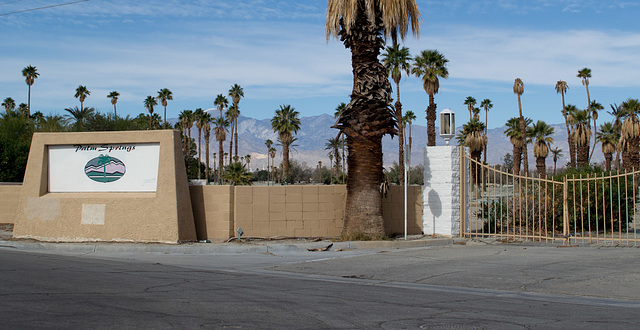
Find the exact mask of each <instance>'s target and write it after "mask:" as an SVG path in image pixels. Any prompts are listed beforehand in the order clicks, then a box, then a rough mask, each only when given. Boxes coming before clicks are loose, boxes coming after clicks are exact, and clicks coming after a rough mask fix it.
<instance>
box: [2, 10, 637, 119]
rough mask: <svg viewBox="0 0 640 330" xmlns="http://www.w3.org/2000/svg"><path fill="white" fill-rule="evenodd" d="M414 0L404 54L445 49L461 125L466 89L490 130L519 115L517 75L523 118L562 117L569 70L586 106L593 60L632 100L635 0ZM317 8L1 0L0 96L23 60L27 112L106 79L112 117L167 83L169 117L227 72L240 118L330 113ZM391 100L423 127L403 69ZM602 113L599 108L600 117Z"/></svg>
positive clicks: (450, 97) (328, 56)
mask: <svg viewBox="0 0 640 330" xmlns="http://www.w3.org/2000/svg"><path fill="white" fill-rule="evenodd" d="M68 2H74V3H72V4H68V5H64V4H65V3H68ZM416 2H417V4H418V7H419V9H420V13H421V21H420V34H419V37H418V38H414V37H413V36H411V35H409V36H408V37H407V38H406V39H405V40H404V46H406V47H408V48H409V50H410V52H411V54H412V55H416V54H418V53H419V52H421V51H422V50H427V49H437V50H438V51H439V52H441V53H442V54H444V56H445V57H446V58H447V59H448V60H449V63H448V70H449V78H448V79H446V80H441V81H440V91H439V93H438V94H437V95H436V96H435V101H436V103H437V104H438V112H439V111H441V110H442V109H444V108H451V109H452V110H453V111H455V112H456V113H457V114H458V116H457V124H458V125H460V124H462V122H464V121H466V120H468V111H467V109H466V106H465V105H463V102H464V100H465V98H466V97H467V96H473V97H474V98H476V99H477V100H478V103H479V102H480V101H481V100H483V99H487V98H488V99H490V100H491V101H492V103H493V109H491V110H490V112H489V120H488V126H489V128H495V127H501V126H503V125H504V123H505V122H506V121H507V120H508V119H509V118H510V117H513V116H517V114H518V103H517V97H516V95H515V94H513V90H512V88H513V82H514V79H515V78H521V79H522V80H523V82H524V89H525V92H524V94H523V95H522V107H523V109H522V110H523V115H524V116H527V117H530V118H532V119H533V120H534V121H535V120H544V121H546V122H547V123H549V124H558V123H563V122H564V120H563V117H562V114H561V112H560V110H561V108H562V103H561V97H560V95H558V94H557V93H556V92H555V89H554V86H555V84H556V82H557V81H558V80H565V81H567V83H568V85H569V91H568V93H567V95H566V102H567V103H569V104H573V105H576V106H577V107H578V108H586V107H587V95H586V91H585V88H584V86H582V84H581V80H580V78H578V77H576V75H577V72H578V70H580V69H582V68H584V67H587V68H590V69H591V70H592V78H591V79H590V85H589V89H590V94H591V99H592V100H594V99H595V100H596V101H598V102H599V103H601V104H602V105H603V106H604V107H605V110H610V107H609V105H610V104H620V103H621V102H623V101H624V100H626V99H628V98H640V95H639V94H640V93H639V92H640V79H638V78H639V77H640V62H639V61H638V58H639V54H640V29H639V28H638V25H637V16H638V14H639V13H640V1H631V0H624V1H623V0H608V1H601V0H528V1H524V0H494V1H484V0H469V1H467V0H437V1H435V0H434V1H431V0H418V1H416ZM56 5H60V6H56ZM50 6H55V7H50ZM326 6H327V1H321V0H304V1H291V0H273V1H269V0H233V1H231V0H209V1H205V0H200V1H197V0H194V1H173V0H164V1H158V0H145V1H125V0H88V1H73V0H0V45H2V46H1V47H0V99H4V98H6V97H11V98H13V99H14V100H15V101H16V103H22V102H24V103H26V102H27V85H26V83H25V81H24V78H23V77H22V74H21V70H22V69H23V68H24V67H26V66H28V65H33V66H35V67H36V68H37V69H38V72H39V73H40V77H39V78H38V79H37V80H36V82H35V84H34V85H33V86H32V97H31V102H32V112H33V111H42V112H43V113H45V114H60V115H64V114H65V113H66V112H65V111H64V109H65V108H70V107H74V106H79V101H78V100H77V99H76V98H74V94H75V89H76V88H77V87H78V86H79V85H84V86H86V87H87V88H88V89H89V90H90V92H91V95H90V96H89V97H88V98H87V99H86V101H85V106H90V107H95V108H96V109H97V110H98V111H100V112H112V111H113V106H112V105H111V103H110V100H109V99H108V98H107V97H106V96H107V94H108V93H109V92H111V91H114V90H115V91H118V92H119V93H120V94H121V96H120V98H119V100H118V103H117V109H118V115H120V116H124V115H131V116H132V117H135V116H137V115H138V114H139V113H142V112H145V111H146V109H145V108H144V106H143V101H144V99H145V98H146V96H148V95H151V96H156V95H157V93H158V91H159V90H160V89H162V88H168V89H170V90H171V91H172V92H173V97H174V100H173V101H169V104H168V106H167V117H169V118H176V117H178V114H179V113H180V112H181V111H182V110H185V109H191V110H193V109H196V108H203V109H208V108H212V107H213V100H214V99H215V97H216V95H218V94H225V95H226V94H227V93H228V90H229V88H230V87H231V86H232V85H233V84H236V83H237V84H240V85H241V86H242V87H243V89H244V95H245V97H244V98H243V99H242V100H241V101H240V104H239V107H240V111H241V114H242V115H244V116H248V117H252V118H256V119H267V118H271V117H272V116H273V115H274V111H275V110H276V109H278V108H279V106H280V105H283V104H288V105H291V106H293V107H294V108H295V109H296V110H298V111H299V112H300V114H301V116H315V115H320V114H324V113H327V114H333V112H334V110H335V108H336V106H337V105H338V104H339V103H340V102H348V101H349V94H350V92H351V88H352V74H351V65H350V59H351V57H350V53H349V50H348V49H345V48H344V46H343V45H342V44H341V43H340V42H339V41H338V40H336V39H329V40H328V41H327V39H326V36H325V33H324V23H325V18H326ZM41 7H50V8H45V9H37V8H41ZM33 9H35V10H33ZM392 85H393V86H394V88H395V84H392ZM393 95H394V97H395V91H394V94H393ZM400 100H401V102H402V103H403V109H404V110H405V111H406V110H412V111H413V112H414V113H416V115H417V116H418V120H417V124H421V125H425V124H426V120H425V119H424V117H425V115H424V110H425V109H426V108H427V105H428V97H427V94H426V93H425V92H424V90H423V89H422V82H421V80H420V79H419V78H417V77H406V75H405V77H404V78H403V79H402V82H401V84H400ZM156 111H158V112H159V113H161V112H162V108H161V107H158V108H156ZM482 118H483V119H484V114H483V116H482ZM608 120H611V116H610V115H608V114H607V113H606V111H603V112H602V113H601V114H600V118H599V119H598V122H599V123H602V122H604V121H608Z"/></svg>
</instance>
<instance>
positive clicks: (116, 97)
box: [107, 91, 120, 117]
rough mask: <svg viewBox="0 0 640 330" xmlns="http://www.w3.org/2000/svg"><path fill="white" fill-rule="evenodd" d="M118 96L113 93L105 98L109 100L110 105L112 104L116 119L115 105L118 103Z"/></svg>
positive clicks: (118, 94)
mask: <svg viewBox="0 0 640 330" xmlns="http://www.w3.org/2000/svg"><path fill="white" fill-rule="evenodd" d="M119 96H120V93H118V92H117V91H113V92H111V93H109V95H107V98H109V99H111V104H113V114H114V116H116V117H118V112H117V111H116V103H118V97H119Z"/></svg>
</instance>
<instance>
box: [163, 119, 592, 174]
mask: <svg viewBox="0 0 640 330" xmlns="http://www.w3.org/2000/svg"><path fill="white" fill-rule="evenodd" d="M207 111H209V112H210V113H211V115H212V116H214V117H215V116H218V115H219V112H218V111H217V110H214V109H209V110H207ZM177 120H178V119H176V118H173V119H171V120H169V121H170V122H172V123H175V122H177ZM300 122H301V127H300V130H299V131H298V133H297V134H296V135H295V137H297V138H298V140H297V141H296V142H295V146H293V150H292V151H291V153H290V158H291V159H295V160H297V161H299V162H301V163H306V164H307V165H308V166H310V167H316V166H317V164H318V161H322V164H323V166H326V165H327V164H328V163H329V157H328V156H327V154H328V150H325V144H326V142H327V140H328V139H330V138H334V137H336V136H337V134H338V130H336V129H333V128H331V126H333V125H334V124H335V119H334V117H333V116H331V115H328V114H322V115H319V116H310V117H301V118H300ZM550 126H552V127H553V128H554V130H555V133H554V134H553V136H552V137H553V139H554V142H553V143H552V146H551V147H552V148H555V147H559V148H560V149H562V150H563V152H562V153H563V157H560V158H559V159H558V162H557V166H558V167H562V166H565V165H566V164H567V163H568V162H569V152H568V150H569V149H568V143H567V132H566V129H565V125H564V123H562V124H550ZM460 129H461V127H457V129H456V131H458V130H460ZM505 129H506V127H504V126H503V127H497V128H493V129H489V130H488V131H487V138H488V144H487V150H488V153H487V162H488V163H489V164H502V163H503V159H504V157H505V155H506V154H511V153H512V149H513V147H512V145H511V143H510V142H509V139H508V138H507V137H506V136H505V135H504V131H505ZM438 131H439V130H438V127H436V133H437V132H438ZM203 135H204V134H203ZM229 136H230V134H228V135H227V140H226V141H225V142H224V144H223V145H224V150H225V152H229ZM191 137H192V138H195V139H196V140H197V137H198V130H197V128H196V127H195V126H194V127H193V128H192V131H191ZM412 137H413V143H412V144H413V145H412V151H411V165H412V166H414V165H417V164H422V163H423V157H424V147H425V146H426V144H427V128H426V126H424V125H418V124H414V125H413V127H412ZM267 139H270V140H271V141H273V142H274V144H275V147H276V148H277V149H278V154H277V156H276V164H280V162H281V161H282V148H281V147H280V146H279V145H277V141H278V136H277V135H276V133H274V132H273V129H272V128H271V121H270V119H261V120H259V119H254V118H249V117H244V116H240V117H239V119H238V143H239V146H238V155H240V156H245V155H249V154H250V155H251V162H250V167H251V169H255V168H260V169H262V168H266V166H267V160H266V159H267V158H266V153H267V147H266V145H265V141H266V140H267ZM209 143H210V149H211V150H210V153H211V154H213V153H216V154H217V153H218V142H217V141H216V140H215V136H214V134H211V141H210V142H209ZM456 143H457V142H456V140H455V139H453V140H452V141H451V144H452V145H455V144H456ZM591 143H593V137H592V138H591ZM382 144H383V153H384V159H383V161H384V166H385V167H386V168H389V167H390V166H391V165H392V164H393V163H394V162H396V163H397V162H398V139H397V138H391V137H390V136H385V137H384V138H383V141H382ZM436 145H445V141H444V140H443V139H441V138H440V137H439V136H437V139H436ZM202 149H203V150H202V153H203V154H204V153H205V150H204V149H205V143H204V140H203V141H202ZM528 155H529V167H530V168H531V169H532V170H533V169H535V158H534V157H533V146H532V145H531V144H529V145H528ZM211 157H212V156H211ZM202 160H203V161H204V156H203V159H202ZM603 161H604V156H603V154H602V151H601V147H600V146H599V145H598V146H597V147H596V151H595V152H594V153H593V158H592V160H591V162H592V163H600V162H603ZM211 162H212V163H213V158H211ZM546 164H547V168H548V169H552V168H553V156H552V154H551V153H549V156H548V157H547V159H546Z"/></svg>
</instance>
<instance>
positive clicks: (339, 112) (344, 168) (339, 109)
mask: <svg viewBox="0 0 640 330" xmlns="http://www.w3.org/2000/svg"><path fill="white" fill-rule="evenodd" d="M346 107H347V104H346V103H344V102H340V104H338V106H337V107H336V110H335V112H334V113H333V118H335V119H337V121H336V125H337V122H338V121H339V120H340V116H341V115H342V112H343V111H344V109H345V108H346ZM338 137H341V139H340V140H341V141H342V142H341V143H342V183H343V184H344V180H345V174H346V172H347V166H346V165H347V164H346V161H347V156H346V155H347V154H346V153H345V147H346V145H347V144H346V143H345V139H344V132H342V131H340V133H339V134H338ZM409 142H411V141H409ZM403 150H404V147H403Z"/></svg>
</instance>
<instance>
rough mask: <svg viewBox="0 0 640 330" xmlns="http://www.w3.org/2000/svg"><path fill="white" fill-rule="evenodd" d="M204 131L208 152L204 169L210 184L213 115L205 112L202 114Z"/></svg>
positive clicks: (205, 146) (205, 145) (206, 150)
mask: <svg viewBox="0 0 640 330" xmlns="http://www.w3.org/2000/svg"><path fill="white" fill-rule="evenodd" d="M201 119H202V130H203V131H204V150H205V152H206V157H205V160H206V166H205V168H204V171H205V173H204V178H205V179H206V180H207V182H209V179H211V175H210V174H209V166H210V164H209V139H210V138H211V124H210V123H211V119H212V118H211V114H209V113H208V112H203V113H202V117H201Z"/></svg>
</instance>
